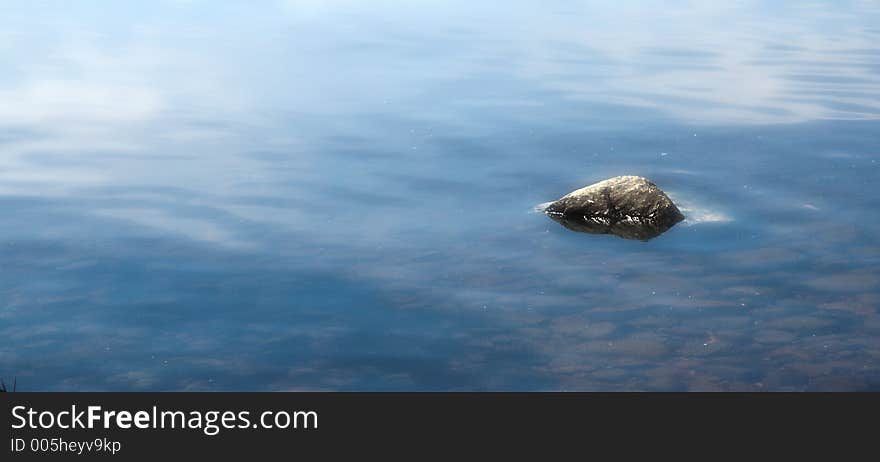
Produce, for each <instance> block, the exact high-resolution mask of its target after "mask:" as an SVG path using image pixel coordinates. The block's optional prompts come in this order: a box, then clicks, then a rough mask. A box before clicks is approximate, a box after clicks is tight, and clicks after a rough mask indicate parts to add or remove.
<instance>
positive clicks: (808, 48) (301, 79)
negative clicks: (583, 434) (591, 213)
mask: <svg viewBox="0 0 880 462" xmlns="http://www.w3.org/2000/svg"><path fill="white" fill-rule="evenodd" d="M149 3H151V4H148V2H141V3H138V4H134V3H133V2H97V1H95V2H88V1H82V2H64V1H56V2H51V1H50V2H7V3H4V4H3V5H2V6H0V54H2V56H3V60H2V63H0V69H2V72H0V207H2V214H0V268H2V270H0V271H2V273H0V377H2V378H4V379H5V380H6V381H7V382H9V381H11V378H12V377H16V378H17V382H18V387H19V389H23V390H120V391H121V390H773V391H777V390H865V389H872V390H880V213H878V206H880V194H878V191H877V189H876V188H877V184H878V179H880V47H878V44H880V26H878V24H880V9H878V6H877V4H876V3H873V2H858V1H854V2H829V3H810V4H809V5H806V4H804V3H803V2H790V3H782V2H775V1H774V2H744V3H741V4H735V5H733V4H730V2H717V3H706V2H700V3H699V4H698V5H695V4H691V3H686V2H680V3H679V2H656V3H653V2H632V3H628V2H613V5H611V4H609V3H608V2H559V1H542V2H519V1H513V2H465V1H425V2H391V1H377V2H359V1H353V0H351V1H345V0H339V1H270V2H219V1H210V2H209V1H182V0H177V1H170V0H169V1H164V2H149ZM474 3H484V4H478V5H474ZM621 174H634V175H643V176H646V177H648V178H650V179H652V180H653V181H654V182H656V183H657V184H658V185H659V186H660V187H661V188H663V189H664V190H665V191H667V193H668V194H669V195H670V196H671V197H672V198H673V200H675V201H676V202H677V203H678V204H679V206H680V207H681V208H682V209H683V211H684V213H685V215H686V216H687V220H686V221H684V222H682V223H679V224H678V225H676V226H675V227H674V228H672V229H671V230H669V231H668V232H666V233H665V234H663V235H662V236H660V237H658V238H656V239H653V240H651V241H649V242H640V241H629V240H624V239H619V238H616V237H614V236H607V235H586V234H580V233H573V232H571V231H568V230H566V229H564V228H562V227H561V226H559V225H558V224H556V223H555V222H553V221H552V220H550V219H548V218H547V217H546V216H544V215H542V214H540V213H535V212H534V211H533V208H534V207H535V205H537V204H539V203H542V202H547V201H550V200H554V199H556V198H558V197H560V196H562V195H563V194H565V193H567V192H569V191H571V190H573V189H576V188H579V187H582V186H584V185H587V184H590V183H593V182H595V181H599V180H602V179H605V178H608V177H611V176H615V175H621Z"/></svg>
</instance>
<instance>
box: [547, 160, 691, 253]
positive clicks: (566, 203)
mask: <svg viewBox="0 0 880 462" xmlns="http://www.w3.org/2000/svg"><path fill="white" fill-rule="evenodd" d="M544 213H546V214H547V215H548V216H549V217H550V218H552V219H553V220H555V221H557V222H559V223H560V224H561V225H562V226H565V227H566V228H568V229H570V230H572V231H578V232H582V233H590V234H613V235H615V236H618V237H622V238H624V239H638V240H643V241H645V240H649V239H653V238H655V237H657V236H659V235H661V234H663V233H664V232H666V231H667V230H668V229H669V228H671V227H672V226H674V225H675V224H676V223H678V222H679V221H681V220H683V219H684V215H682V213H681V211H679V210H678V207H676V206H675V204H674V203H673V202H672V200H671V199H669V197H668V196H667V195H666V193H664V192H663V191H662V190H661V189H660V188H658V187H657V185H655V184H654V183H653V182H651V181H650V180H648V179H646V178H643V177H640V176H618V177H614V178H609V179H607V180H604V181H600V182H598V183H595V184H592V185H590V186H586V187H584V188H581V189H578V190H575V191H572V192H570V193H568V194H566V195H565V196H563V197H562V198H560V199H559V200H557V201H555V202H553V203H551V204H550V205H549V206H548V207H547V208H546V209H545V210H544Z"/></svg>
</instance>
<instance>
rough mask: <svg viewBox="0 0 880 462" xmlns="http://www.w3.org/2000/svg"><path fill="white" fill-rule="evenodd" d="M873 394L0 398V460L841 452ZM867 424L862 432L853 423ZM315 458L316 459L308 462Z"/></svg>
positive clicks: (869, 437) (865, 439)
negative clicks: (711, 445) (706, 449)
mask: <svg viewBox="0 0 880 462" xmlns="http://www.w3.org/2000/svg"><path fill="white" fill-rule="evenodd" d="M878 397H880V395H877V394H736V393H729V394H700V393H697V394H640V393H619V394H614V393H610V394H592V393H524V394H521V393H0V401H2V404H3V411H2V417H0V425H2V428H3V429H4V435H6V438H5V439H4V445H5V449H4V457H3V460H56V459H70V458H74V459H81V460H92V459H97V458H101V459H108V460H156V459H158V458H172V459H171V460H178V459H185V458H189V457H198V458H199V459H202V458H222V460H226V459H227V458H239V457H253V456H255V455H257V456H261V457H269V456H279V455H282V456H285V459H288V458H296V457H298V456H304V455H309V456H318V457H321V458H324V457H328V456H333V455H343V454H351V451H354V453H355V454H358V453H360V454H363V455H367V454H373V455H385V456H388V455H392V454H396V455H399V456H404V457H405V458H406V456H411V458H410V460H413V459H415V460H418V459H420V458H421V457H422V456H425V455H428V454H446V455H448V456H454V455H464V454H468V453H470V451H473V450H474V449H480V450H483V451H489V452H491V453H493V454H502V453H515V454H519V455H522V454H524V453H525V452H532V453H542V454H547V453H552V452H556V451H563V450H565V451H571V450H575V451H581V452H584V453H585V454H594V452H595V451H596V450H597V449H599V448H603V449H611V450H613V451H616V453H617V454H618V455H623V454H626V453H629V452H632V451H643V450H648V451H661V452H673V453H679V452H681V451H682V450H686V449H688V448H692V447H693V445H694V444H695V443H706V442H715V443H716V445H717V447H718V448H719V450H721V448H725V449H723V450H724V451H725V452H727V451H731V450H737V449H739V450H742V449H743V448H751V447H757V446H760V445H764V444H771V445H782V446H785V445H792V449H794V448H799V449H803V448H807V447H813V446H815V445H816V444H819V443H821V442H827V441H830V438H831V437H832V436H834V437H839V438H843V439H844V440H845V442H844V445H843V446H842V447H844V448H852V447H855V446H856V445H858V444H859V443H863V444H865V443H869V442H872V441H873V439H874V433H875V432H874V427H873V425H870V423H871V422H873V421H874V420H875V419H876V415H877V410H878ZM863 422H864V423H867V424H864V423H863ZM322 456H324V457H322Z"/></svg>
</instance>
